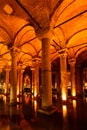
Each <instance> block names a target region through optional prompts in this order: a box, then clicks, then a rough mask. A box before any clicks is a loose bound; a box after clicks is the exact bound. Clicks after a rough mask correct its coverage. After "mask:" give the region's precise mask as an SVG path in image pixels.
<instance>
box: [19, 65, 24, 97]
mask: <svg viewBox="0 0 87 130" xmlns="http://www.w3.org/2000/svg"><path fill="white" fill-rule="evenodd" d="M23 72H24V69H23V68H22V67H21V70H20V90H19V93H20V95H22V94H23Z"/></svg>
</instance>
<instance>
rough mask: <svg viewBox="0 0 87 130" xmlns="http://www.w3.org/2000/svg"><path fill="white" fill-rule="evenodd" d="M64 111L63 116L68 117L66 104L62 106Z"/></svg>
mask: <svg viewBox="0 0 87 130" xmlns="http://www.w3.org/2000/svg"><path fill="white" fill-rule="evenodd" d="M62 112H63V117H66V115H67V106H66V105H63V106H62Z"/></svg>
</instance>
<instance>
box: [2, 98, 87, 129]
mask: <svg viewBox="0 0 87 130" xmlns="http://www.w3.org/2000/svg"><path fill="white" fill-rule="evenodd" d="M18 102H19V103H18V104H17V105H16V106H11V105H9V103H8V100H6V96H0V130H87V99H86V98H78V99H75V100H72V99H69V102H68V103H67V104H62V103H61V102H60V101H58V100H57V101H56V102H55V103H54V106H55V107H56V108H57V111H56V112H55V113H53V114H52V115H49V116H48V115H45V114H42V113H39V112H38V111H37V110H38V109H39V107H40V102H39V101H36V100H34V99H30V97H26V96H25V97H23V98H21V99H19V98H18Z"/></svg>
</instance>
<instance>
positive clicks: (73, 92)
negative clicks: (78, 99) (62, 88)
mask: <svg viewBox="0 0 87 130" xmlns="http://www.w3.org/2000/svg"><path fill="white" fill-rule="evenodd" d="M72 96H74V97H75V96H76V90H75V89H73V90H72Z"/></svg>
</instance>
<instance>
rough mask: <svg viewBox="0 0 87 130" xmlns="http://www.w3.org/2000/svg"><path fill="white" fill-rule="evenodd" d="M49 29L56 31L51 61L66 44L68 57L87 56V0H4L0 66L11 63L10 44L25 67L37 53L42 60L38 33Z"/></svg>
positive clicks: (1, 5) (0, 12)
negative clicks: (16, 50)
mask: <svg viewBox="0 0 87 130" xmlns="http://www.w3.org/2000/svg"><path fill="white" fill-rule="evenodd" d="M48 29H49V30H50V29H51V30H52V32H53V35H52V37H51V38H52V39H51V42H50V53H51V62H53V61H54V60H55V59H57V58H58V57H59V56H58V51H59V50H60V49H64V48H67V50H68V51H67V53H68V58H77V61H78V62H79V64H80V63H81V62H83V59H84V60H86V59H87V53H85V52H86V51H87V1H86V0H0V66H2V67H4V66H6V65H7V64H8V65H10V64H11V56H10V51H9V49H8V48H9V47H12V46H13V45H14V46H16V47H17V48H18V50H19V51H18V56H17V57H18V62H22V63H23V65H24V67H25V66H27V65H30V66H32V63H33V62H32V61H33V60H34V58H37V57H38V58H39V59H40V62H41V55H42V46H41V41H40V40H39V38H38V35H41V34H43V32H45V30H48ZM81 54H82V55H81ZM81 56H82V58H80V57H81ZM83 57H84V58H83Z"/></svg>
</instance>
